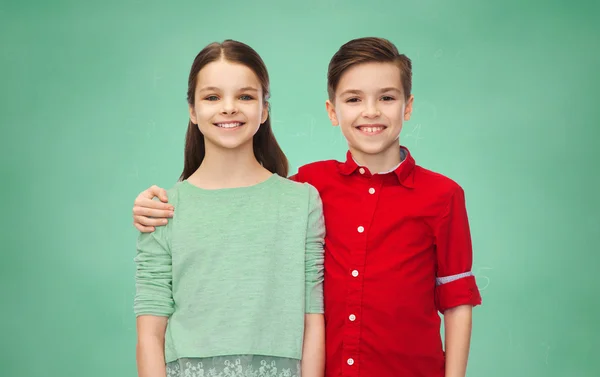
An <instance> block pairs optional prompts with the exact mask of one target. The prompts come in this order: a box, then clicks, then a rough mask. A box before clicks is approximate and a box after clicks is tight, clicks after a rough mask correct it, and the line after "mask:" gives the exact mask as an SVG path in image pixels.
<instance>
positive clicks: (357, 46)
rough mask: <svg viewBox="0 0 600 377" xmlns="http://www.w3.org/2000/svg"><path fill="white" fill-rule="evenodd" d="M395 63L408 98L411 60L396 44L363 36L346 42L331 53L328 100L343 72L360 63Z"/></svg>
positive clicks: (333, 96)
mask: <svg viewBox="0 0 600 377" xmlns="http://www.w3.org/2000/svg"><path fill="white" fill-rule="evenodd" d="M370 62H377V63H388V62H389V63H395V64H396V65H397V66H398V68H399V69H400V79H401V81H402V89H403V90H404V97H405V99H408V98H409V97H410V92H411V90H412V62H411V61H410V59H409V58H408V57H407V56H406V55H404V54H401V53H399V52H398V49H397V48H396V46H395V45H394V44H393V43H392V42H390V41H389V40H387V39H384V38H376V37H365V38H357V39H353V40H351V41H349V42H346V43H345V44H344V45H342V47H340V49H339V50H338V51H337V52H336V53H335V55H333V57H332V58H331V61H330V62H329V69H328V70H327V94H328V95H329V100H330V101H333V100H334V98H335V91H336V89H337V86H338V84H339V82H340V79H341V77H342V75H343V74H344V72H346V71H347V70H348V69H350V67H353V66H355V65H357V64H362V63H370Z"/></svg>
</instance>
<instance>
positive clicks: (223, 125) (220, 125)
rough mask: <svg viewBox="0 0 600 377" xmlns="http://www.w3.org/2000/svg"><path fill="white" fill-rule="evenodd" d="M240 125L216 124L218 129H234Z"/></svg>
mask: <svg viewBox="0 0 600 377" xmlns="http://www.w3.org/2000/svg"><path fill="white" fill-rule="evenodd" d="M241 125H242V124H241V123H220V124H217V126H218V127H222V128H234V127H239V126H241Z"/></svg>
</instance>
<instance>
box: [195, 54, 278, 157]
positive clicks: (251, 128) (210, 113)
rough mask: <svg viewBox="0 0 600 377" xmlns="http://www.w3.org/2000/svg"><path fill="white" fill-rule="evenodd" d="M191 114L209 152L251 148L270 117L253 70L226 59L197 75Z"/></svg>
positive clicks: (216, 62) (212, 64)
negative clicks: (253, 139) (217, 149)
mask: <svg viewBox="0 0 600 377" xmlns="http://www.w3.org/2000/svg"><path fill="white" fill-rule="evenodd" d="M189 111H190V119H191V120H192V122H193V123H195V124H197V125H198V128H199V129H200V132H202V134H203V135H204V143H205V145H206V148H207V150H208V148H210V147H211V146H212V147H217V148H219V149H238V148H243V147H247V146H248V145H250V147H252V138H253V137H254V134H256V132H257V131H258V129H259V127H260V125H261V124H262V123H263V122H265V121H266V120H267V117H268V115H269V114H268V107H267V104H266V103H264V101H263V92H262V86H261V84H260V81H259V80H258V77H257V76H256V75H255V74H254V72H253V71H252V70H251V69H250V68H248V67H246V66H244V65H242V64H236V63H231V62H228V61H226V60H219V61H215V62H212V63H209V64H207V65H206V66H204V67H203V68H202V69H201V70H200V72H198V78H197V80H196V92H195V100H194V104H193V105H190V106H189Z"/></svg>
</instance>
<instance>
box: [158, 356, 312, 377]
mask: <svg viewBox="0 0 600 377" xmlns="http://www.w3.org/2000/svg"><path fill="white" fill-rule="evenodd" d="M167 377H301V374H300V360H296V359H288V358H283V357H272V356H260V355H241V356H216V357H207V358H182V359H179V360H177V361H172V362H170V363H167Z"/></svg>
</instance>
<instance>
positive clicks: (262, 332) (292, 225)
mask: <svg viewBox="0 0 600 377" xmlns="http://www.w3.org/2000/svg"><path fill="white" fill-rule="evenodd" d="M168 196H169V202H170V203H172V204H173V205H174V207H175V214H174V217H173V218H172V219H171V220H170V221H169V223H168V225H166V226H163V227H157V228H156V231H155V232H153V233H143V234H141V235H140V236H139V239H138V246H137V249H138V252H137V256H136V258H135V262H136V268H137V271H136V296H135V303H134V309H135V313H136V315H137V316H140V315H153V316H166V317H169V321H168V325H167V332H166V334H165V359H166V360H165V361H166V362H167V363H168V362H171V361H174V360H177V359H179V358H202V357H212V356H222V355H265V356H275V357H286V358H293V359H301V356H302V341H303V334H304V314H305V313H323V286H322V283H323V242H324V236H325V227H324V222H323V212H322V204H321V200H320V197H319V194H318V193H317V190H316V189H315V188H314V187H312V186H310V185H308V184H306V183H296V182H292V181H290V180H288V179H285V178H282V177H280V176H278V175H275V174H274V175H272V176H271V177H270V178H269V179H267V180H266V181H264V182H261V183H259V184H257V185H254V186H250V187H240V188H231V189H220V190H206V189H201V188H199V187H197V186H194V185H192V184H190V183H189V182H187V181H183V182H178V183H177V184H175V186H174V187H173V188H171V189H170V190H168Z"/></svg>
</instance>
